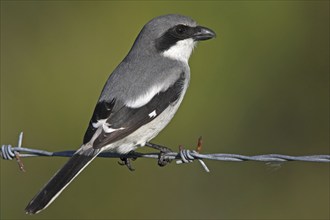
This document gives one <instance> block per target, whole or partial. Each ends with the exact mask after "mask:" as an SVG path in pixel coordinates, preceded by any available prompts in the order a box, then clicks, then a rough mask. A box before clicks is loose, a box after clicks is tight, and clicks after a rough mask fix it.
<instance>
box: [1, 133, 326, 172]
mask: <svg viewBox="0 0 330 220" xmlns="http://www.w3.org/2000/svg"><path fill="white" fill-rule="evenodd" d="M22 140H23V132H21V133H20V135H19V138H18V145H17V147H12V146H11V145H2V147H1V151H0V157H1V158H2V159H5V160H12V159H14V158H15V159H16V161H17V162H18V165H19V168H20V169H21V170H22V171H24V165H23V163H22V160H21V158H23V157H38V156H48V157H71V156H72V155H73V154H74V153H75V152H76V151H73V150H69V151H59V152H50V151H45V150H38V149H32V148H25V147H22ZM201 144H202V143H201V139H199V141H198V145H197V149H196V150H189V149H183V148H182V147H180V151H179V152H165V153H162V157H163V158H164V159H166V160H168V161H171V160H176V163H177V164H182V163H191V162H193V161H194V160H198V161H199V162H200V164H201V165H202V167H203V168H204V170H205V171H206V172H210V170H209V169H208V167H207V166H206V164H205V163H204V161H203V159H207V160H217V161H232V162H242V161H259V162H286V161H303V162H321V163H329V162H330V155H307V156H289V155H282V154H263V155H255V156H246V155H240V154H201V153H200V150H201V147H202V146H201ZM146 146H149V147H153V146H155V144H151V143H147V144H146ZM156 146H159V145H156ZM160 147H162V146H160ZM159 156H160V153H158V152H157V153H139V152H130V153H128V154H125V155H123V154H118V153H112V152H104V153H101V154H99V155H98V157H107V158H134V159H136V158H151V159H159Z"/></svg>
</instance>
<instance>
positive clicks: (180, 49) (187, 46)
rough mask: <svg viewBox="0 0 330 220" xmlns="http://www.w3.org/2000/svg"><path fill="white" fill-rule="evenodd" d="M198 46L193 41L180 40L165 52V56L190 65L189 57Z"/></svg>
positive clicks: (189, 39)
mask: <svg viewBox="0 0 330 220" xmlns="http://www.w3.org/2000/svg"><path fill="white" fill-rule="evenodd" d="M195 45H196V42H195V41H194V40H193V39H191V38H188V39H185V40H180V41H178V42H176V44H174V45H173V46H172V47H170V48H169V49H168V50H166V51H164V52H163V56H165V57H168V58H170V59H173V60H179V61H182V62H184V63H188V60H189V57H190V55H191V53H192V51H193V49H194V47H195Z"/></svg>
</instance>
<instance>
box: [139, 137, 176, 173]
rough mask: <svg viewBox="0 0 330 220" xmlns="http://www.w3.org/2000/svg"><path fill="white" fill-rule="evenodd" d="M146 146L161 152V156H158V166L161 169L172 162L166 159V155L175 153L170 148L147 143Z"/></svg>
mask: <svg viewBox="0 0 330 220" xmlns="http://www.w3.org/2000/svg"><path fill="white" fill-rule="evenodd" d="M145 146H147V147H150V148H153V149H156V150H159V151H160V152H159V156H158V165H159V166H160V167H163V166H165V165H167V164H169V163H170V162H171V161H172V160H171V159H169V158H167V157H166V153H170V152H173V151H172V150H171V149H170V148H168V147H165V146H161V145H158V144H153V143H149V142H148V143H146V145H145Z"/></svg>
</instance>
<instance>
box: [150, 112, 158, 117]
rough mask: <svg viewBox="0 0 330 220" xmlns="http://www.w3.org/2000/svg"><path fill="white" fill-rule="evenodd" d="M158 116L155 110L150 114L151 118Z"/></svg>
mask: <svg viewBox="0 0 330 220" xmlns="http://www.w3.org/2000/svg"><path fill="white" fill-rule="evenodd" d="M156 116H157V113H156V110H153V111H152V112H150V113H149V118H154V117H156Z"/></svg>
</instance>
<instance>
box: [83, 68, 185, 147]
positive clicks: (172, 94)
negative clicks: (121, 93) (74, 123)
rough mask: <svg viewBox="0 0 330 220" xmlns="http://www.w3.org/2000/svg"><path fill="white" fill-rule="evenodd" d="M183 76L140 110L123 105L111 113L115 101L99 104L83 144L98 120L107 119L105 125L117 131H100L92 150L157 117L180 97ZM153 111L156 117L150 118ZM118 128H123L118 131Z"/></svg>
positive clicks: (89, 137)
mask: <svg viewBox="0 0 330 220" xmlns="http://www.w3.org/2000/svg"><path fill="white" fill-rule="evenodd" d="M184 80H185V75H184V73H182V74H181V76H180V78H179V79H178V80H177V81H176V82H175V83H174V84H173V85H172V86H170V87H169V88H168V89H167V90H166V91H164V92H159V93H158V94H156V95H155V96H154V97H153V98H152V99H151V100H150V101H149V102H148V103H147V104H146V105H144V106H141V107H140V108H130V107H127V106H125V105H123V106H122V107H121V108H120V109H119V110H116V111H113V109H114V107H115V104H116V100H112V101H111V102H108V103H107V102H99V103H98V104H97V106H96V107H95V110H94V114H93V117H92V119H91V121H90V123H89V127H88V129H87V131H86V134H85V137H84V143H87V142H88V141H90V139H91V138H92V136H93V135H94V133H95V131H96V129H97V128H94V127H93V123H96V122H97V121H98V120H100V119H107V123H108V124H109V125H110V127H111V128H112V129H118V130H115V131H113V132H111V133H106V132H105V131H104V130H102V132H101V134H100V135H99V136H98V137H97V138H96V139H95V141H94V142H93V148H101V147H103V146H105V145H108V144H111V143H113V142H116V141H118V140H120V139H122V138H124V137H126V136H128V135H129V134H131V133H133V132H134V131H136V130H137V129H138V128H140V127H141V126H143V125H145V124H147V123H148V122H150V121H152V120H154V119H155V118H156V117H158V116H159V115H160V114H161V113H162V112H163V111H164V110H165V109H166V108H167V107H168V106H169V105H173V104H174V103H175V102H176V101H177V100H178V99H179V97H180V95H181V93H182V90H183V85H184ZM153 111H155V113H156V116H155V117H150V116H149V114H150V113H151V112H153ZM119 128H123V129H122V130H120V129H119Z"/></svg>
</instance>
